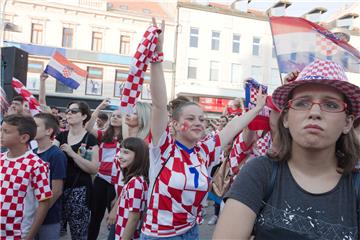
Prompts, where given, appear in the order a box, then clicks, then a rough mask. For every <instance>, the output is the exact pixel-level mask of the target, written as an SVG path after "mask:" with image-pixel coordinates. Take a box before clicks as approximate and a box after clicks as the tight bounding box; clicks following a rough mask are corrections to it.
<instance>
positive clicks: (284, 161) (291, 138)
mask: <svg viewBox="0 0 360 240" xmlns="http://www.w3.org/2000/svg"><path fill="white" fill-rule="evenodd" d="M272 97H273V101H274V103H275V105H276V106H277V107H279V109H281V110H282V112H281V114H280V118H279V121H278V125H277V131H278V134H279V137H278V140H277V141H279V144H278V149H277V151H276V152H274V153H272V154H270V155H269V157H259V158H256V159H254V160H252V161H250V162H248V163H246V164H245V165H244V167H243V168H242V169H241V170H240V173H239V175H238V176H237V178H236V180H235V182H234V184H233V185H232V188H231V189H230V191H229V193H228V195H227V197H228V198H229V199H228V200H227V201H226V204H225V207H224V210H223V212H222V214H221V215H220V219H219V221H218V224H217V226H216V229H215V232H214V239H250V238H251V235H254V236H255V238H256V239H266V240H268V239H269V240H270V239H359V231H360V226H359V209H360V199H359V198H360V197H359V194H358V190H359V185H356V184H357V182H356V177H358V173H356V165H357V164H358V163H359V159H360V143H359V141H358V139H357V138H356V134H355V131H354V128H353V122H354V119H356V118H359V117H360V88H359V87H358V86H356V85H354V84H351V83H350V82H348V81H347V78H346V75H345V72H344V70H343V68H342V67H341V66H340V65H339V64H337V63H335V62H332V61H324V60H315V61H314V62H312V63H311V64H309V65H308V66H307V67H305V68H304V69H303V70H302V71H301V73H300V74H299V76H298V77H297V78H296V79H295V80H293V81H291V82H289V83H287V84H285V85H283V86H280V87H278V88H277V89H276V90H275V91H274V93H273V95H272Z"/></svg>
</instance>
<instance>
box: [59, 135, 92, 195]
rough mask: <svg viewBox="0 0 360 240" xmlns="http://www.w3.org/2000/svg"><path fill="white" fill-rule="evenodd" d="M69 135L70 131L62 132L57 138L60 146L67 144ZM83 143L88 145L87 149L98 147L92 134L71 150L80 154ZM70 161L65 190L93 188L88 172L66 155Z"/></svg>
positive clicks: (85, 136)
mask: <svg viewBox="0 0 360 240" xmlns="http://www.w3.org/2000/svg"><path fill="white" fill-rule="evenodd" d="M68 135H69V131H65V132H61V133H59V135H58V136H57V137H56V140H58V141H59V142H60V146H61V145H62V144H64V143H67V138H68ZM82 143H85V144H86V148H87V149H89V148H91V147H93V146H95V145H97V140H96V138H95V136H94V135H92V134H90V133H86V134H85V135H84V137H83V138H82V139H81V141H80V142H78V143H77V144H74V145H71V148H72V150H73V151H74V152H76V153H77V152H78V149H79V147H80V146H81V144H82ZM65 155H66V157H67V159H68V161H67V170H66V179H65V183H64V187H65V188H71V187H83V186H86V187H91V183H92V181H91V175H90V174H89V173H87V172H84V171H83V170H82V169H81V168H80V167H79V166H78V165H77V164H76V163H75V162H74V160H73V158H71V157H70V156H69V155H67V154H66V153H65Z"/></svg>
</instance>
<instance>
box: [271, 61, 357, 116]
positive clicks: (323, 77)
mask: <svg viewBox="0 0 360 240" xmlns="http://www.w3.org/2000/svg"><path fill="white" fill-rule="evenodd" d="M306 83H320V84H325V85H328V86H332V87H334V88H336V89H337V90H339V91H340V92H342V93H343V94H344V95H345V96H346V98H347V99H348V100H349V102H350V110H351V113H352V114H353V115H354V116H355V118H359V117H360V87H358V86H356V85H354V84H352V83H350V82H348V79H347V77H346V75H345V71H344V69H343V68H342V67H341V66H340V65H339V64H337V63H335V62H332V61H329V60H319V59H317V60H315V61H313V62H312V63H310V64H309V65H307V66H306V67H305V68H304V69H303V70H302V71H301V72H300V74H299V76H298V77H297V78H296V79H295V80H294V81H292V82H290V83H288V84H284V85H282V86H280V87H278V88H277V89H276V90H275V91H274V93H273V94H272V98H273V101H274V103H275V105H276V106H278V107H279V108H280V109H284V108H285V107H286V104H287V102H288V100H289V95H290V93H291V91H292V90H294V89H295V88H296V87H298V86H300V85H303V84H306Z"/></svg>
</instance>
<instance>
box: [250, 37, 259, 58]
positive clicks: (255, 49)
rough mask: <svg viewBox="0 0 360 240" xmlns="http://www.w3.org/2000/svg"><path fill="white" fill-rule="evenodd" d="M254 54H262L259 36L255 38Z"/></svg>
mask: <svg viewBox="0 0 360 240" xmlns="http://www.w3.org/2000/svg"><path fill="white" fill-rule="evenodd" d="M252 54H253V56H259V54H260V38H258V37H254V38H253V50H252Z"/></svg>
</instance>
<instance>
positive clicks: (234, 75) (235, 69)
mask: <svg viewBox="0 0 360 240" xmlns="http://www.w3.org/2000/svg"><path fill="white" fill-rule="evenodd" d="M231 82H232V83H241V65H240V64H237V63H232V64H231Z"/></svg>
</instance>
